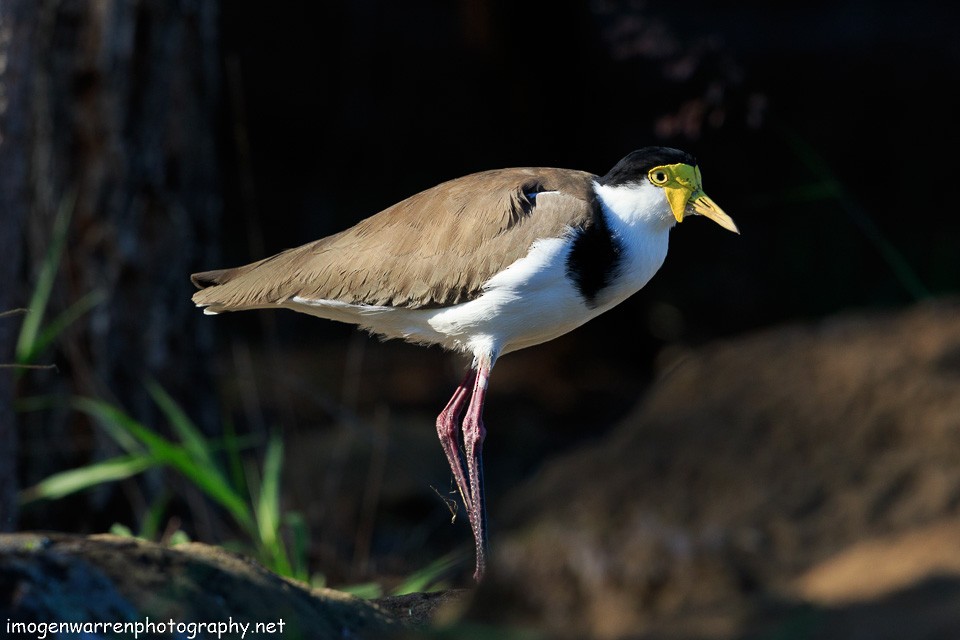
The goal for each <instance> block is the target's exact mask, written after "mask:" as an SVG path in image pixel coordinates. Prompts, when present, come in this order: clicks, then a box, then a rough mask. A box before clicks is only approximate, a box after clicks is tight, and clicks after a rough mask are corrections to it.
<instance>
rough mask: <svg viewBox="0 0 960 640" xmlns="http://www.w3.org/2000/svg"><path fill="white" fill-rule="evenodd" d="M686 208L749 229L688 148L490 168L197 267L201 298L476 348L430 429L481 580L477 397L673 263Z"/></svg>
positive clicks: (481, 434) (208, 305) (233, 307)
mask: <svg viewBox="0 0 960 640" xmlns="http://www.w3.org/2000/svg"><path fill="white" fill-rule="evenodd" d="M692 215H696V216H703V217H706V218H708V219H710V220H712V221H713V222H715V223H717V224H719V225H720V226H721V227H723V228H724V229H727V230H729V231H732V232H735V233H739V230H738V229H737V226H736V224H735V223H734V221H733V220H732V219H731V218H730V216H728V215H727V214H726V213H725V212H724V211H723V210H722V209H721V208H720V207H719V206H717V204H716V203H715V202H714V201H713V200H712V199H711V198H709V197H708V196H707V195H706V193H704V191H703V186H702V181H701V174H700V168H699V166H698V164H697V161H696V159H695V158H694V157H693V156H692V155H690V154H689V153H687V152H685V151H681V150H678V149H672V148H668V147H644V148H641V149H638V150H636V151H632V152H631V153H629V154H627V155H626V156H625V157H624V158H622V159H621V160H620V161H619V162H617V163H616V164H615V165H614V166H613V168H612V169H610V171H608V172H607V173H606V174H604V175H603V176H599V175H595V174H592V173H589V172H585V171H577V170H572V169H556V168H544V167H538V168H533V167H530V168H510V169H495V170H488V171H482V172H479V173H473V174H470V175H467V176H464V177H461V178H457V179H454V180H450V181H448V182H443V183H441V184H439V185H437V186H435V187H432V188H430V189H427V190H425V191H422V192H420V193H418V194H416V195H413V196H411V197H409V198H407V199H405V200H403V201H401V202H399V203H397V204H394V205H393V206H391V207H388V208H387V209H384V210H383V211H381V212H380V213H377V214H375V215H373V216H371V217H369V218H366V219H364V220H362V221H360V222H359V223H357V224H356V225H355V226H353V227H350V228H348V229H346V230H345V231H341V232H339V233H335V234H333V235H330V236H327V237H324V238H321V239H319V240H316V241H314V242H310V243H308V244H304V245H302V246H300V247H296V248H292V249H287V250H285V251H282V252H280V253H278V254H276V255H273V256H270V257H268V258H264V259H262V260H259V261H257V262H253V263H251V264H247V265H244V266H240V267H235V268H229V269H217V270H213V271H205V272H202V273H195V274H193V275H192V276H191V280H192V282H193V284H194V285H195V286H196V287H197V288H198V289H199V291H196V292H195V293H194V294H193V298H192V300H193V302H194V303H195V304H196V305H197V306H198V307H201V308H203V311H204V313H206V314H218V313H223V312H229V311H242V310H249V309H278V308H280V309H292V310H294V311H298V312H302V313H306V314H309V315H312V316H318V317H320V318H326V319H329V320H335V321H340V322H345V323H351V324H354V325H357V326H359V327H360V328H362V329H365V330H367V331H368V332H370V333H372V334H375V335H377V336H380V337H381V338H384V339H389V338H400V339H403V340H406V341H409V342H412V343H416V344H422V345H439V346H441V347H443V348H445V349H447V350H450V351H454V352H459V353H462V354H465V355H466V356H468V357H471V358H472V362H471V364H470V366H469V368H468V369H467V372H466V375H465V376H464V378H463V380H462V382H460V384H459V386H457V388H456V390H455V391H454V393H453V396H452V397H451V398H450V401H449V402H448V403H447V405H446V406H445V407H444V409H443V411H441V412H440V414H439V416H438V417H437V420H436V428H437V434H438V436H439V439H440V443H441V445H442V447H443V451H444V453H445V455H446V458H447V462H448V463H449V465H450V470H451V472H452V474H453V480H454V482H455V483H456V488H457V491H458V492H459V494H460V498H461V500H462V501H463V504H464V507H465V511H466V513H467V516H468V520H469V524H470V527H471V529H472V532H473V537H474V545H475V549H476V555H475V560H476V564H475V569H474V575H473V577H474V579H475V580H476V581H477V582H479V581H481V580H482V578H483V575H484V573H485V571H486V567H487V516H486V501H485V499H484V481H483V443H484V439H485V438H486V433H487V430H486V427H485V425H484V422H483V408H484V402H485V399H486V396H487V390H488V387H489V382H490V375H491V371H492V369H493V367H494V364H495V363H496V362H497V360H498V359H499V358H500V357H501V356H503V355H505V354H507V353H510V352H513V351H517V350H519V349H523V348H526V347H530V346H533V345H537V344H540V343H543V342H546V341H549V340H553V339H554V338H557V337H558V336H561V335H563V334H565V333H567V332H569V331H571V330H573V329H575V328H577V327H578V326H580V325H582V324H584V323H585V322H587V321H588V320H590V319H592V318H594V317H596V316H598V315H599V314H601V313H603V312H605V311H607V310H609V309H611V308H612V307H614V306H615V305H617V304H618V303H620V302H622V301H623V300H625V299H626V298H628V297H629V296H631V295H632V294H634V293H635V292H637V291H638V290H640V289H641V288H642V287H643V286H644V285H646V284H647V282H648V281H649V280H650V278H652V277H653V275H654V274H655V273H656V272H657V271H658V270H659V269H660V267H661V265H662V264H663V262H664V259H665V258H666V255H667V245H668V239H669V234H670V230H671V229H672V228H673V227H674V226H675V225H676V224H677V223H680V222H682V221H683V220H684V219H686V218H687V217H688V216H692Z"/></svg>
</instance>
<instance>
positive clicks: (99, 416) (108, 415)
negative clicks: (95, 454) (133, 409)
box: [70, 397, 146, 455]
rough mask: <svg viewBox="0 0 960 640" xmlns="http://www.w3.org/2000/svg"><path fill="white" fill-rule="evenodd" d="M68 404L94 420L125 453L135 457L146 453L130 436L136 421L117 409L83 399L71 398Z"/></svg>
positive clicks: (100, 401)
mask: <svg viewBox="0 0 960 640" xmlns="http://www.w3.org/2000/svg"><path fill="white" fill-rule="evenodd" d="M70 404H71V405H72V406H73V408H74V409H76V410H77V411H80V412H82V413H85V414H87V415H88V416H90V417H91V418H95V419H96V420H97V423H98V424H99V425H100V427H101V428H102V429H103V430H104V431H106V432H107V435H109V436H110V437H111V438H112V439H113V441H114V442H116V443H117V445H118V446H119V447H120V448H121V449H123V450H124V451H126V452H127V453H129V454H131V455H135V454H140V453H144V452H145V451H146V447H145V446H144V444H143V443H141V442H140V441H139V440H137V438H136V437H134V436H133V435H132V434H133V429H134V427H135V426H137V425H138V423H137V421H136V420H134V419H133V418H131V417H130V416H128V415H127V414H126V413H124V412H123V411H121V410H120V409H118V408H117V407H115V406H113V405H112V404H110V403H108V402H103V401H102V400H95V399H93V398H83V397H78V398H73V399H72V400H71V401H70Z"/></svg>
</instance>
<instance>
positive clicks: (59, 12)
mask: <svg viewBox="0 0 960 640" xmlns="http://www.w3.org/2000/svg"><path fill="white" fill-rule="evenodd" d="M0 6H3V7H4V8H3V10H2V13H0V17H2V20H3V25H2V29H0V33H2V34H13V39H12V40H11V43H12V44H11V45H10V47H11V48H10V53H11V55H9V56H8V57H7V60H8V67H14V66H15V67H16V72H14V70H13V69H12V68H8V70H7V73H6V74H5V75H6V76H10V86H8V87H7V91H8V92H9V91H10V87H13V86H16V87H17V88H18V89H19V91H20V93H19V94H18V96H19V101H18V102H16V103H14V101H13V100H12V97H13V96H12V95H8V96H7V97H6V100H7V101H8V106H9V109H8V111H7V113H6V114H5V120H6V121H7V122H11V121H12V122H13V123H15V124H17V125H18V126H19V127H20V128H19V129H18V131H19V133H20V134H21V135H20V136H19V137H13V138H10V139H7V140H4V141H3V145H4V146H3V147H0V153H2V154H3V156H2V157H0V160H3V166H4V171H3V172H2V180H3V183H2V187H3V191H4V195H3V202H2V204H3V209H2V210H0V217H2V222H3V227H4V229H5V238H4V240H2V241H0V245H2V244H6V243H7V242H8V239H7V237H6V230H7V229H13V228H16V227H15V226H14V227H11V226H10V225H9V224H8V220H10V221H12V222H14V223H15V222H16V221H17V220H25V221H26V225H25V229H24V232H25V234H24V235H25V237H24V235H21V234H19V233H17V234H10V236H11V239H10V240H9V241H10V242H14V243H16V244H18V245H20V244H22V246H23V248H24V251H25V254H26V255H25V256H24V258H25V263H26V265H27V266H26V267H23V269H24V273H22V274H20V275H17V274H14V275H13V278H12V281H13V282H17V283H22V285H23V286H21V287H20V288H19V290H18V291H17V293H18V294H19V298H20V299H21V300H26V299H27V298H28V296H29V287H30V286H31V283H33V282H35V280H36V274H37V271H38V269H39V266H40V264H41V262H42V261H43V259H44V256H45V254H46V253H47V250H48V247H49V246H50V243H51V230H52V227H53V220H54V217H55V215H56V213H57V211H58V208H60V207H61V206H62V205H63V203H65V202H69V201H70V200H71V199H72V198H73V197H74V196H75V198H76V199H75V204H74V206H73V207H72V211H73V213H72V218H71V221H70V232H69V236H68V242H67V247H66V250H65V252H64V255H63V256H62V261H61V265H60V271H59V276H58V283H57V287H56V288H55V290H54V295H53V298H52V299H51V302H50V308H49V310H48V314H47V318H48V320H49V318H52V317H53V316H55V315H56V314H57V313H58V312H60V311H63V310H64V309H66V308H68V307H69V306H70V305H71V304H72V303H75V302H76V301H77V300H79V299H80V298H81V297H83V296H85V295H86V294H88V293H90V292H98V293H99V294H100V296H101V302H100V303H99V304H98V305H97V306H95V307H94V308H93V309H92V311H90V312H89V313H88V314H86V315H85V316H83V317H82V318H81V319H79V320H77V321H75V322H73V323H72V324H71V325H70V326H69V328H68V329H67V331H66V332H65V333H64V334H63V335H62V336H61V337H60V339H59V340H58V344H57V351H56V353H48V354H45V356H44V358H46V359H55V360H56V361H57V364H58V366H59V370H58V371H57V372H55V373H54V372H50V373H35V372H31V373H30V374H29V375H28V376H25V382H24V384H23V385H22V388H21V389H20V392H22V393H30V394H34V393H51V392H54V393H59V394H65V393H72V394H81V395H92V396H97V397H100V398H105V399H108V400H110V401H112V402H114V403H116V404H118V405H120V406H121V407H122V408H124V409H125V410H126V411H127V412H129V413H130V414H131V415H133V416H135V417H136V418H137V419H138V420H140V421H142V422H144V423H146V424H153V425H159V424H160V423H161V420H160V418H159V412H158V410H157V408H156V406H155V405H154V403H153V401H152V400H151V399H150V396H149V394H148V393H147V392H146V390H145V387H144V381H145V380H147V379H149V378H152V379H156V380H157V381H158V382H159V383H160V384H161V386H163V387H164V388H165V389H166V390H167V391H168V392H170V394H171V395H172V396H173V397H174V398H177V399H180V398H186V397H190V396H192V397H199V394H196V393H192V394H188V393H186V391H188V390H193V389H196V388H198V386H200V387H208V386H209V372H208V371H207V370H206V368H205V367H204V366H203V365H200V366H198V365H197V363H200V362H203V361H204V360H203V359H202V358H199V357H197V354H196V353H195V351H196V347H195V345H196V344H198V343H199V344H201V345H204V344H208V343H210V342H211V341H210V336H209V335H208V334H209V332H210V331H211V329H210V328H209V327H204V326H203V325H201V324H200V323H197V322H196V320H197V316H198V315H199V314H196V313H195V310H194V309H193V307H192V305H191V304H190V301H189V296H190V292H191V287H190V284H189V280H188V275H189V274H190V273H191V272H192V271H196V270H199V268H201V267H202V266H208V265H209V264H211V260H210V259H209V257H204V258H201V256H202V255H204V253H205V252H206V251H208V248H209V247H215V246H216V245H217V242H216V237H215V236H216V234H217V228H218V222H219V217H220V213H221V201H220V195H219V186H220V185H219V170H218V165H219V161H218V160H219V158H218V144H217V142H218V139H219V133H220V132H219V128H218V119H217V116H218V110H219V108H220V102H219V96H220V86H219V75H220V73H219V49H218V37H219V34H218V10H219V5H218V3H217V2H215V1H212V0H204V1H203V2H168V1H166V0H132V1H121V0H107V1H106V2H100V1H95V0H57V1H53V0H44V1H35V0H19V1H13V2H11V1H9V0H7V1H6V2H5V3H4V4H2V5H0ZM24 34H26V35H24ZM27 36H29V37H27ZM6 37H8V39H9V36H6ZM12 45H17V48H16V50H14V49H13V48H12ZM5 86H6V83H5ZM7 122H5V124H7ZM7 156H12V157H15V158H16V159H17V160H18V161H19V164H18V163H14V164H13V166H14V168H15V171H14V172H13V173H12V174H11V172H10V168H9V167H10V166H11V165H10V164H8V163H7V162H6V158H7ZM8 205H9V206H8ZM9 255H10V254H9V253H5V254H4V259H5V260H7V258H8V256H9ZM15 263H16V264H17V265H20V264H21V261H20V260H17V261H15ZM4 268H7V267H6V265H5V266H4ZM8 324H9V323H8ZM198 332H201V333H202V335H201V336H200V338H201V339H200V340H199V341H198V340H197V339H196V337H195V335H196V334H197V333H198ZM0 392H3V389H0ZM6 397H9V395H8V396H6ZM207 406H208V407H210V408H208V409H206V411H208V413H209V412H212V404H211V403H207ZM186 410H187V411H188V413H189V414H190V415H191V417H192V418H194V420H195V421H196V422H198V423H200V424H201V425H202V426H205V427H210V425H211V424H212V423H213V420H212V417H213V416H212V415H203V414H201V413H200V411H202V410H204V409H203V408H202V406H201V405H199V404H198V405H196V406H187V407H186ZM21 421H22V422H23V423H24V428H23V431H22V433H23V434H24V440H23V442H22V445H23V446H22V454H21V460H22V462H23V468H24V469H25V471H26V476H25V477H24V478H23V479H24V481H26V482H33V481H36V480H37V479H39V477H42V476H44V475H47V474H49V473H50V472H51V471H53V470H56V469H51V468H50V467H51V465H55V466H61V465H62V464H64V462H65V458H67V459H69V458H70V457H71V456H72V457H73V459H74V461H77V458H78V456H77V454H76V450H75V449H71V448H70V447H69V446H66V447H65V446H64V441H65V440H67V436H68V435H69V436H71V437H72V438H73V439H74V440H76V439H77V438H76V434H77V433H78V432H80V433H84V430H83V429H79V430H78V429H76V428H72V427H76V426H77V425H76V423H75V420H73V419H71V418H69V417H67V416H61V417H60V418H59V419H57V418H52V417H51V416H50V415H49V414H46V415H39V414H23V415H22V416H21ZM68 426H69V427H71V428H68ZM12 433H13V432H12V430H9V429H8V430H6V431H5V433H4V437H5V438H8V437H9V438H12V437H13V436H12ZM89 435H90V432H89V431H86V432H85V435H83V438H84V441H85V442H87V443H88V444H87V447H88V451H86V452H85V453H84V456H83V457H86V458H89V457H96V456H98V455H102V447H103V446H104V443H103V442H101V441H99V440H98V436H97V433H96V432H95V431H94V432H93V438H92V439H91V438H89ZM90 442H92V443H93V445H92V450H90V449H89V447H90V444H89V443H90ZM68 444H69V443H68ZM4 445H6V443H4ZM54 445H55V446H54ZM64 450H66V451H67V453H62V454H60V455H58V453H57V452H62V451H64ZM7 451H8V449H7V448H6V446H4V452H3V453H0V456H4V455H7V454H6V452H7ZM3 462H5V461H4V460H2V459H0V463H3ZM4 468H8V467H6V465H4ZM2 481H3V479H2V478H0V483H2ZM5 486H6V485H5ZM45 524H47V523H45ZM64 526H67V525H64Z"/></svg>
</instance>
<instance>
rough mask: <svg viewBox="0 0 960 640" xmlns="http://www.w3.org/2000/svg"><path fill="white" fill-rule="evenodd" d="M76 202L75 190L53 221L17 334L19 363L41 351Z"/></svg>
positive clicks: (60, 207)
mask: <svg viewBox="0 0 960 640" xmlns="http://www.w3.org/2000/svg"><path fill="white" fill-rule="evenodd" d="M76 202H77V194H76V192H75V191H71V192H70V193H68V194H67V195H65V196H63V198H61V199H60V206H59V207H58V209H57V214H56V217H55V218H54V220H53V231H52V233H51V240H50V247H49V248H48V249H47V254H46V256H44V259H43V263H42V264H41V265H40V273H39V274H37V283H36V285H35V286H34V288H33V295H32V296H30V304H29V305H28V307H27V315H26V317H25V318H24V319H23V324H22V325H20V335H19V336H18V337H17V345H16V348H15V351H14V353H15V357H16V360H17V364H30V360H29V358H30V357H32V356H33V355H35V354H36V352H37V349H36V341H37V335H38V334H39V332H40V324H41V323H42V322H43V315H44V313H45V312H46V310H47V303H49V302H50V294H51V293H52V292H53V284H54V282H55V281H56V279H57V270H58V269H59V268H60V258H61V257H62V256H63V248H64V245H65V244H66V242H67V230H68V229H69V228H70V218H71V217H72V216H73V209H74V205H76Z"/></svg>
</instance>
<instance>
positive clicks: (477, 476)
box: [463, 362, 491, 582]
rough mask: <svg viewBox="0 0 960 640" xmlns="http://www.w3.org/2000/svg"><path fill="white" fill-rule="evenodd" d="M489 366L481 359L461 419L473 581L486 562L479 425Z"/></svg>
mask: <svg viewBox="0 0 960 640" xmlns="http://www.w3.org/2000/svg"><path fill="white" fill-rule="evenodd" d="M490 367H491V365H489V364H486V363H482V362H481V364H480V366H479V367H478V369H477V374H476V380H475V383H474V386H473V395H472V396H471V398H470V406H469V407H468V408H467V415H466V417H465V418H464V419H463V445H464V448H465V449H466V453H467V475H468V477H469V481H470V503H469V504H468V505H467V510H468V511H469V513H470V525H471V526H472V527H473V538H474V541H475V542H476V546H477V567H476V571H475V572H474V574H473V578H474V580H476V581H477V582H479V581H480V580H481V579H482V578H483V572H484V570H485V569H486V564H487V560H486V552H487V532H486V525H487V514H486V504H485V501H484V496H483V440H484V438H485V437H486V435H487V430H486V429H485V428H484V426H483V402H484V399H485V398H486V395H487V386H488V385H489V382H490Z"/></svg>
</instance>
